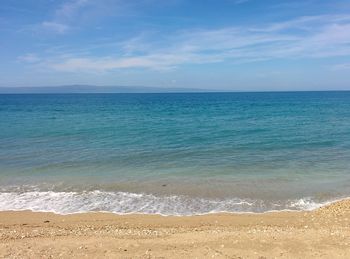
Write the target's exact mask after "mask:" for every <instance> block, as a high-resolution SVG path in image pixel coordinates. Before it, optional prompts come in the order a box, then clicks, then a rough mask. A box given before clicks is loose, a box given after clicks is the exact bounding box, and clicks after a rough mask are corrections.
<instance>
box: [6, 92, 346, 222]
mask: <svg viewBox="0 0 350 259" xmlns="http://www.w3.org/2000/svg"><path fill="white" fill-rule="evenodd" d="M0 125H1V131H0V210H9V209H16V210H20V209H32V210H45V211H55V212H58V213H72V212H78V211H113V212H117V213H131V212H141V213H161V214H167V215H169V214H172V215H173V214H175V215H191V214H201V213H208V212H216V211H231V212H243V211H251V212H263V211H268V210H282V209H312V208H316V207H317V206H319V205H320V204H323V203H324V202H327V201H330V200H334V199H338V198H342V197H348V196H350V195H349V194H350V92H287V93H195V94H194V93H186V94H62V95H59V94H57V95H0Z"/></svg>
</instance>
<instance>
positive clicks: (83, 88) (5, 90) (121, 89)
mask: <svg viewBox="0 0 350 259" xmlns="http://www.w3.org/2000/svg"><path fill="white" fill-rule="evenodd" d="M181 92H208V90H204V89H195V88H162V87H140V86H93V85H64V86H51V87H43V86H40V87H0V94H10V93H13V94H22V93H23V94H24V93H28V94H34V93H35V94H39V93H43V94H54V93H181Z"/></svg>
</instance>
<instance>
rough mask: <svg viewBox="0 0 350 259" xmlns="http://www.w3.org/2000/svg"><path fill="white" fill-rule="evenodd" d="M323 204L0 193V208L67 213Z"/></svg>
mask: <svg viewBox="0 0 350 259" xmlns="http://www.w3.org/2000/svg"><path fill="white" fill-rule="evenodd" d="M323 204H324V203H318V202H315V201H313V200H312V199H310V198H306V199H300V200H290V201H284V202H282V201H281V202H266V201H259V200H242V199H238V198H237V199H224V200H215V199H202V198H189V197H186V196H164V197H157V196H154V195H152V194H136V193H127V192H103V191H90V192H52V191H47V192H38V191H32V192H23V193H18V192H2V193H0V210H2V211H5V210H32V211H45V212H54V213H58V214H70V213H79V212H92V211H105V212H113V213H117V214H128V213H143V214H161V215H198V214H207V213H215V212H236V213H240V212H266V211H271V210H313V209H316V208H319V207H321V206H322V205H323Z"/></svg>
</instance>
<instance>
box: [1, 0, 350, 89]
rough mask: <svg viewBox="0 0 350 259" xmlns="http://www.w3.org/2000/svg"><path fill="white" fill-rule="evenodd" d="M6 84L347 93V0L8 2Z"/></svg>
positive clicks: (3, 38)
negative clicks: (342, 90) (340, 90)
mask: <svg viewBox="0 0 350 259" xmlns="http://www.w3.org/2000/svg"><path fill="white" fill-rule="evenodd" d="M0 56H1V60H0V80H1V81H0V86H11V87H12V86H13V87H15V86H54V85H66V84H91V85H123V86H127V85H130V86H156V87H189V88H205V89H217V90H239V91H244V90H247V91H252V90H326V89H327V90H332V89H350V1H348V0H339V1H337V0H334V1H325V0H324V1H322V0H303V1H288V0H286V1H277V0H274V1H273V0H201V1H200V0H196V1H194V0H193V1H190V0H187V1H185V0H138V1H136V0H135V1H131V0H129V1H126V0H26V1H23V0H3V1H2V2H1V5H0Z"/></svg>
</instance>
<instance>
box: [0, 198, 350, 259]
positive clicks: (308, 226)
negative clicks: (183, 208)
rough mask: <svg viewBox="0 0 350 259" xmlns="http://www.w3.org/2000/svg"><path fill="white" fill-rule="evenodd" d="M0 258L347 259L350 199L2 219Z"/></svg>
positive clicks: (10, 214) (11, 215) (7, 216)
mask: <svg viewBox="0 0 350 259" xmlns="http://www.w3.org/2000/svg"><path fill="white" fill-rule="evenodd" d="M0 257H1V258H39V257H40V258H72V257H73V258H81V257H88V258H101V257H106V258H181V257H182V258H212V257H216V258H275V257H278V258H350V200H344V201H340V202H336V203H333V204H331V205H328V206H325V207H323V208H320V209H318V210H315V211H312V212H271V213H264V214H210V215H203V216H189V217H164V216H156V215H125V216H119V215H114V214H110V213H84V214H74V215H64V216H62V215H56V214H53V213H38V212H36V213H35V212H29V211H22V212H1V213H0Z"/></svg>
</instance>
